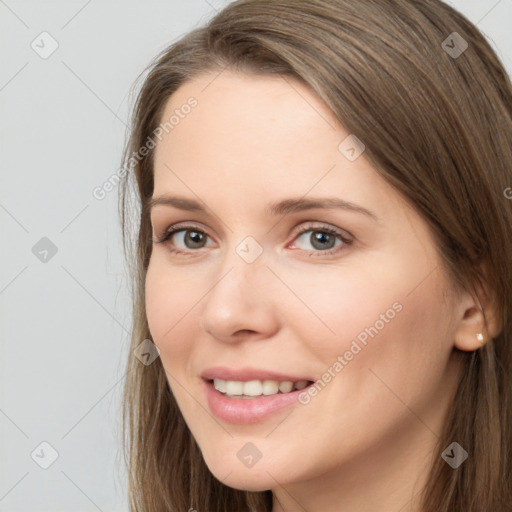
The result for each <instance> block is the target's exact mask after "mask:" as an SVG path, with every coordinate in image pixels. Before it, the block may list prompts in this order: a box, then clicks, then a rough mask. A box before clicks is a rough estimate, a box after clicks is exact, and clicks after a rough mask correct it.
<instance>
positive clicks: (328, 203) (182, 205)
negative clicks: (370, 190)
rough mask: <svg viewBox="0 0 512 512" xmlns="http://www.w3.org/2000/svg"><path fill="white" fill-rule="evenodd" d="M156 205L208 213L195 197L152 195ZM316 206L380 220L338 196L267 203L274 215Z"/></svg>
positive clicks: (149, 206) (151, 205)
mask: <svg viewBox="0 0 512 512" xmlns="http://www.w3.org/2000/svg"><path fill="white" fill-rule="evenodd" d="M155 206H172V207H174V208H178V209H180V210H186V211H190V212H202V213H206V212H207V208H205V207H204V206H203V205H202V204H201V203H200V202H198V201H195V200H194V199H188V198H185V197H179V196H159V197H152V198H151V199H150V200H149V202H148V203H147V208H148V210H149V211H151V210H152V209H153V208H154V207H155ZM315 208H321V209H325V210H326V209H335V208H338V209H342V210H347V211H352V212H356V213H361V214H363V215H366V216H368V217H370V218H371V219H373V220H374V221H376V222H378V220H379V219H378V217H377V216H376V215H375V213H373V212H372V211H370V210H368V209H366V208H363V207H362V206H360V205H357V204H355V203H351V202H349V201H345V200H343V199H340V198H338V197H321V198H320V197H319V198H307V199H306V198H303V197H298V198H290V199H284V200H281V201H278V202H275V203H267V205H266V211H267V212H268V213H269V214H270V215H272V216H278V215H287V214H289V213H294V212H299V211H304V210H312V209H315Z"/></svg>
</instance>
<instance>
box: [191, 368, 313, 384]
mask: <svg viewBox="0 0 512 512" xmlns="http://www.w3.org/2000/svg"><path fill="white" fill-rule="evenodd" d="M201 377H202V378H203V379H205V380H213V379H222V380H237V381H240V382H248V381H250V380H278V381H286V380H291V381H292V382H298V381H300V380H309V381H312V382H314V381H315V379H314V378H313V377H311V376H309V377H297V376H293V375H284V374H282V373H277V372H272V371H267V370H260V369H258V368H249V367H247V368H240V369H238V370H236V369H234V368H228V367H225V366H215V367H212V368H208V369H206V370H205V371H204V372H203V373H201Z"/></svg>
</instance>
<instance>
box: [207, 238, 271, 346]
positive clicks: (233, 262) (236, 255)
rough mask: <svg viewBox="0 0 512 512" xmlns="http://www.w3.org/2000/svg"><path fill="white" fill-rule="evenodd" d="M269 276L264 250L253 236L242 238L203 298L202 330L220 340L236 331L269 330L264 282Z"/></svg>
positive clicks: (266, 290) (268, 296)
mask: <svg viewBox="0 0 512 512" xmlns="http://www.w3.org/2000/svg"><path fill="white" fill-rule="evenodd" d="M271 276H272V273H271V272H270V271H269V269H268V268H267V267H266V258H265V254H264V251H263V247H262V246H261V245H260V244H259V243H258V242H257V241H256V240H255V239H254V238H253V237H245V238H244V239H243V240H242V241H241V242H240V243H238V244H237V245H236V246H234V247H233V248H231V249H230V251H229V254H227V255H225V256H224V259H223V262H222V265H220V267H219V268H218V274H217V279H216V280H215V282H214V283H213V284H212V287H211V288H210V290H209V292H208V293H207V295H206V296H205V298H204V303H203V308H202V312H201V324H202V327H203V328H204V329H205V330H207V331H208V332H210V333H211V334H213V335H215V336H216V337H219V338H227V337H229V336H231V335H232V334H235V333H236V332H237V331H239V330H251V331H264V330H267V329H270V328H271V326H272V325H273V319H272V315H273V313H272V310H271V307H272V306H271V304H272V300H271V297H270V291H269V288H268V287H267V286H265V283H266V281H267V280H268V279H269V278H270V277H271Z"/></svg>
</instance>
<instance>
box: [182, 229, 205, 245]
mask: <svg viewBox="0 0 512 512" xmlns="http://www.w3.org/2000/svg"><path fill="white" fill-rule="evenodd" d="M202 236H203V233H199V232H197V231H188V232H187V236H186V238H187V241H191V242H192V244H193V245H194V244H199V245H200V244H201V238H202Z"/></svg>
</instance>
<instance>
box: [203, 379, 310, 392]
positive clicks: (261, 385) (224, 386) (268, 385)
mask: <svg viewBox="0 0 512 512" xmlns="http://www.w3.org/2000/svg"><path fill="white" fill-rule="evenodd" d="M213 385H214V387H215V389H216V390H217V391H220V392H221V393H226V394H227V395H231V396H235V395H247V396H259V395H276V394H277V393H278V392H279V391H281V393H289V392H290V391H292V389H303V388H305V387H306V386H307V385H308V381H307V380H300V381H298V382H292V381H290V380H285V381H282V382H279V381H277V380H250V381H247V382H242V381H238V380H223V379H213Z"/></svg>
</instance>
